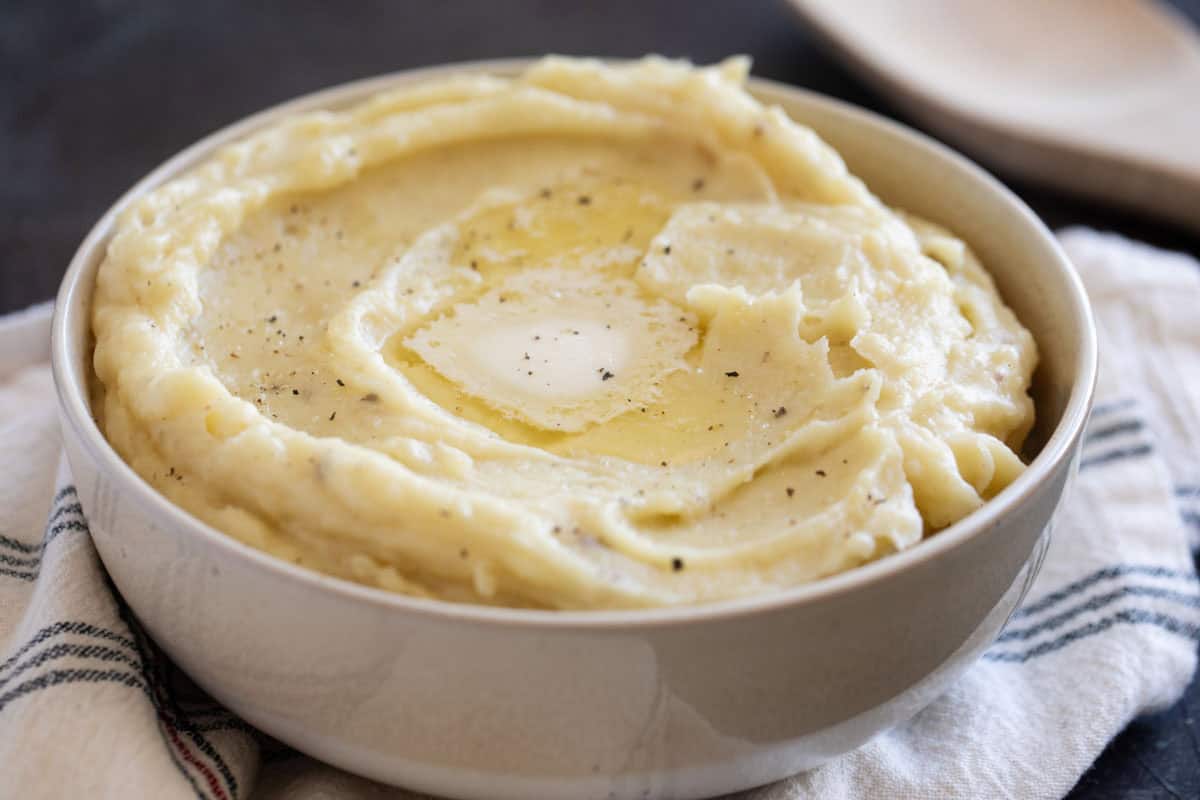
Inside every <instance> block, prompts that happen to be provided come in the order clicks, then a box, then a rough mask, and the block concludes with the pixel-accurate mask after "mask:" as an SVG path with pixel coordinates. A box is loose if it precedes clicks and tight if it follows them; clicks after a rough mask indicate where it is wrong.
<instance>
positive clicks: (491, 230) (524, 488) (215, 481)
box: [93, 58, 1037, 609]
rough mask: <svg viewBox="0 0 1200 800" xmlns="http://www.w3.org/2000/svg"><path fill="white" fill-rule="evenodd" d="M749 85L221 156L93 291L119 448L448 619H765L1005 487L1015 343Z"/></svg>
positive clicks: (674, 88)
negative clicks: (796, 591) (628, 611)
mask: <svg viewBox="0 0 1200 800" xmlns="http://www.w3.org/2000/svg"><path fill="white" fill-rule="evenodd" d="M746 71H747V62H746V61H745V60H742V59H732V60H730V61H727V62H725V63H723V64H721V65H718V66H715V67H710V68H704V69H697V68H693V67H692V66H690V65H688V64H685V63H680V62H670V61H665V60H661V59H654V58H648V59H644V60H642V61H639V62H634V63H629V64H625V65H620V66H606V65H603V64H601V63H599V62H595V61H590V60H575V59H566V58H547V59H544V60H542V61H540V62H538V63H537V64H535V65H534V66H532V67H531V68H530V69H529V70H528V71H527V72H525V73H524V74H523V75H521V76H520V77H518V78H515V79H503V78H498V77H491V76H486V75H478V74H474V75H459V76H456V77H450V78H445V79H439V80H435V81H430V82H426V83H422V84H417V85H410V86H406V87H403V88H400V89H397V90H394V91H388V92H384V93H382V94H380V95H378V96H376V97H374V98H372V99H370V100H369V101H367V102H365V103H362V104H361V105H358V106H355V107H353V108H349V109H345V110H339V111H330V112H321V113H309V114H304V115H299V116H295V117H293V118H290V119H287V120H285V121H283V122H281V123H279V124H277V125H275V126H274V127H271V128H269V129H267V130H264V131H262V132H260V133H256V134H254V135H253V136H251V137H250V138H248V139H246V140H245V141H243V142H241V143H238V144H236V145H233V146H231V147H228V148H226V149H225V150H223V151H221V152H220V153H218V154H217V155H216V156H214V157H213V158H212V159H211V160H210V161H209V162H207V163H205V164H204V165H202V166H201V167H199V168H197V169H195V170H194V171H192V172H190V173H188V174H186V175H185V176H183V177H181V178H178V179H176V180H174V181H171V182H170V183H168V184H166V185H164V186H162V187H160V188H158V189H156V190H155V191H153V192H151V193H149V194H148V195H147V196H145V197H144V198H142V199H140V200H139V201H138V202H137V203H136V204H135V205H134V206H133V207H132V208H130V209H129V210H128V211H127V212H126V213H125V215H124V217H123V218H122V219H121V220H120V222H119V225H118V229H117V231H116V234H115V236H114V237H113V240H112V243H111V245H110V246H109V249H108V254H107V258H106V260H105V262H104V263H103V265H102V266H101V268H100V272H99V278H98V284H97V290H96V296H95V304H94V309H95V310H94V318H93V324H94V331H95V335H96V350H95V369H96V374H97V376H98V378H99V391H100V392H101V393H102V395H103V400H102V403H101V408H102V414H101V425H102V427H103V430H104V432H105V434H106V435H107V437H108V439H109V441H110V442H112V444H113V446H114V447H115V448H116V449H117V450H118V452H119V453H120V454H121V455H122V456H123V457H124V458H125V459H126V460H127V461H128V462H129V463H130V464H131V465H132V466H133V468H134V469H135V470H136V471H137V472H138V473H139V474H140V475H141V476H142V477H144V478H145V479H146V480H147V481H149V482H150V483H151V484H152V485H153V486H154V487H156V488H157V489H158V490H159V491H161V492H162V493H163V494H165V495H166V496H167V497H169V498H170V499H171V500H173V501H174V502H175V503H177V504H178V505H180V506H182V507H183V508H185V509H187V510H188V511H190V512H192V513H193V514H195V515H196V516H198V517H200V518H201V519H203V520H205V521H207V522H209V523H211V524H212V525H214V526H215V527H217V528H219V529H220V530H222V531H225V532H226V533H228V534H229V535H231V536H234V537H236V538H238V539H240V540H242V541H243V542H246V543H248V544H250V545H252V546H254V547H257V548H260V549H262V550H265V551H267V552H269V553H272V554H274V555H276V556H279V557H280V558H283V559H287V560H288V561H292V562H295V563H297V564H301V565H304V566H306V567H309V568H312V569H315V570H320V571H322V572H326V573H330V574H333V575H337V576H340V577H343V578H348V579H350V580H354V581H359V582H361V583H365V584H369V585H372V586H378V587H382V588H384V589H389V590H394V591H397V592H403V593H408V594H414V595H422V596H428V597H434V598H439V599H443V600H449V601H459V602H473V603H487V604H501V605H511V606H532V607H544V608H559V609H580V608H604V607H645V606H661V605H672V604H686V603H697V602H705V601H712V600H717V599H721V598H730V597H736V596H744V595H748V594H755V593H762V592H769V591H773V590H778V589H781V588H785V587H790V586H795V585H797V584H801V583H804V582H806V581H811V580H814V579H816V578H820V577H821V576H825V575H829V574H832V573H836V572H839V571H842V570H845V569H848V568H851V567H854V566H856V565H858V564H862V563H864V562H866V561H870V560H872V559H876V558H879V557H880V556H882V555H885V554H887V553H890V552H893V551H896V550H900V549H903V548H907V547H911V546H912V545H914V544H916V543H917V542H918V541H920V539H921V538H922V537H923V536H924V535H927V534H929V533H931V532H934V531H936V530H938V529H940V528H943V527H945V526H947V525H950V524H951V523H953V522H955V521H957V520H959V519H961V518H962V517H963V516H965V515H967V514H969V513H970V512H971V511H972V510H974V509H976V508H978V507H979V506H980V505H981V504H982V503H984V502H985V501H986V500H987V499H988V498H989V497H991V496H993V495H994V494H996V493H997V492H998V491H1000V490H1001V489H1003V488H1004V487H1005V486H1006V485H1008V484H1009V483H1010V482H1011V481H1012V480H1013V479H1014V478H1015V477H1016V476H1017V475H1018V474H1019V473H1020V472H1021V470H1022V469H1023V465H1022V462H1021V460H1020V459H1019V458H1018V456H1017V455H1016V452H1017V451H1018V449H1019V448H1020V446H1021V443H1022V441H1023V439H1024V437H1025V435H1026V433H1027V431H1028V430H1029V428H1030V426H1031V424H1032V422H1033V405H1032V403H1031V401H1030V399H1029V396H1028V394H1027V390H1028V388H1029V384H1030V377H1031V374H1032V372H1033V369H1034V366H1035V362H1036V358H1037V356H1036V350H1035V346H1034V343H1033V340H1032V338H1031V337H1030V335H1029V333H1028V332H1027V331H1026V330H1025V329H1024V328H1022V327H1021V325H1020V324H1019V323H1018V321H1017V320H1016V318H1015V317H1014V315H1013V314H1012V312H1011V311H1010V310H1009V309H1008V308H1007V307H1005V305H1004V304H1003V302H1002V301H1001V299H1000V298H999V296H998V294H997V292H996V290H995V289H994V287H993V285H992V283H991V280H990V279H989V277H988V276H987V274H986V273H985V272H984V270H983V269H982V268H981V267H980V265H979V263H978V262H977V261H976V259H975V258H974V256H973V255H972V254H971V252H970V251H969V249H967V247H966V246H964V244H963V243H962V242H961V241H959V240H958V239H956V238H955V237H954V236H953V235H952V234H950V233H948V232H946V231H944V230H941V229H939V228H937V227H935V226H933V225H930V224H928V223H924V222H921V221H918V220H915V219H912V218H910V217H907V216H905V215H903V214H901V213H899V212H896V211H893V210H891V209H889V208H887V207H885V206H884V205H883V204H881V203H880V202H879V201H878V200H877V199H876V198H875V197H874V196H873V195H872V194H871V193H870V192H869V191H868V189H867V188H866V187H865V186H864V185H863V184H862V183H861V182H860V181H859V180H858V179H856V178H855V177H854V176H852V175H850V174H849V173H848V172H847V170H846V168H845V166H844V165H843V163H842V161H841V159H840V158H839V157H838V155H837V154H836V153H835V152H834V151H833V150H831V149H830V148H829V147H828V146H827V145H825V144H824V143H823V142H822V141H821V140H820V139H819V138H818V137H817V136H816V135H815V134H814V133H813V132H812V131H810V130H809V129H807V128H805V127H803V126H802V125H800V124H798V123H796V122H794V121H792V120H790V119H789V118H788V117H787V116H786V115H785V114H784V113H783V112H782V111H780V110H779V109H774V108H766V107H763V106H762V105H761V104H759V103H758V102H757V101H756V100H755V99H754V98H752V97H751V96H750V95H749V94H748V93H747V92H746V91H745V90H744V88H743V83H744V81H745V78H746Z"/></svg>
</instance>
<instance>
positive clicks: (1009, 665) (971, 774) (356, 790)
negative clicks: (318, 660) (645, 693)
mask: <svg viewBox="0 0 1200 800" xmlns="http://www.w3.org/2000/svg"><path fill="white" fill-rule="evenodd" d="M1062 241H1063V244H1064V246H1065V247H1066V249H1067V252H1068V253H1069V254H1070V256H1071V258H1072V259H1073V260H1074V261H1075V263H1076V265H1077V266H1078V268H1079V270H1080V273H1081V274H1082V275H1083V278H1084V282H1085V283H1086V285H1087V287H1088V291H1089V293H1090V294H1091V297H1092V302H1093V304H1094V306H1095V309H1096V314H1097V317H1098V324H1099V327H1100V336H1101V375H1100V387H1099V396H1098V401H1097V403H1098V404H1097V407H1096V410H1095V412H1094V414H1093V417H1092V421H1091V423H1090V426H1089V429H1088V435H1087V440H1086V442H1085V444H1084V453H1083V459H1082V468H1081V472H1080V475H1079V479H1078V481H1077V482H1076V484H1075V486H1074V489H1073V494H1072V496H1071V497H1070V498H1069V500H1068V502H1067V504H1066V507H1065V509H1064V511H1063V516H1062V517H1061V519H1060V521H1059V523H1058V525H1057V527H1056V530H1055V533H1054V536H1053V541H1052V544H1051V546H1050V549H1049V552H1048V554H1047V555H1046V559H1045V563H1044V565H1043V567H1042V571H1041V574H1040V576H1039V578H1038V580H1037V582H1036V583H1035V585H1034V586H1033V588H1032V590H1031V592H1030V595H1029V598H1028V600H1027V602H1026V603H1025V605H1024V606H1023V607H1022V608H1021V609H1020V610H1019V611H1018V612H1017V614H1016V615H1015V616H1014V617H1013V619H1012V620H1011V622H1010V623H1009V625H1008V626H1007V628H1006V629H1005V631H1004V633H1003V634H1002V635H1001V636H1000V639H999V641H997V642H996V643H995V645H994V646H993V647H992V648H991V649H990V650H988V651H987V653H986V654H985V655H984V657H983V658H982V660H981V661H979V662H978V663H977V664H975V665H974V666H973V667H972V668H971V669H970V670H969V671H968V672H967V674H966V675H965V677H964V678H963V679H962V680H961V681H959V682H958V683H957V684H956V685H955V686H954V687H953V688H952V689H951V690H950V691H949V692H948V693H947V694H946V695H945V696H944V697H942V698H941V699H939V700H937V701H936V702H934V703H933V704H932V705H931V706H930V707H929V708H927V709H926V710H924V711H922V712H921V713H920V714H918V715H917V716H916V717H915V718H914V719H913V720H911V721H910V722H908V723H906V724H904V725H902V726H900V727H899V728H897V729H895V730H893V731H890V732H888V733H887V734H884V735H883V736H880V737H879V738H877V739H875V740H874V741H873V742H871V743H869V744H867V745H866V746H864V747H862V748H861V749H859V750H857V751H855V752H853V753H850V754H848V755H845V756H842V757H841V758H838V759H836V760H835V761H833V762H832V763H830V764H827V765H826V766H823V767H820V768H819V769H815V770H813V771H811V772H808V773H806V774H803V775H799V776H797V777H794V778H791V779H789V780H786V781H782V782H780V783H777V784H775V785H772V786H767V787H762V788H760V789H757V790H753V791H751V792H747V793H745V794H744V795H743V797H745V798H755V799H756V800H776V799H777V798H808V797H819V798H889V799H890V798H939V800H940V798H948V797H964V798H992V797H997V798H999V797H1004V798H1012V797H1016V798H1055V797H1061V796H1062V795H1064V794H1065V793H1066V792H1068V791H1069V790H1070V789H1071V787H1072V786H1073V785H1074V784H1075V782H1076V781H1077V780H1078V779H1079V777H1080V775H1082V774H1083V772H1084V771H1085V770H1086V769H1087V768H1088V766H1089V765H1090V764H1091V763H1092V762H1093V760H1094V759H1095V758H1096V756H1097V755H1099V753H1100V751H1101V750H1102V749H1103V748H1104V746H1105V744H1106V743H1107V742H1108V741H1109V740H1110V739H1112V737H1113V736H1115V735H1116V734H1117V733H1118V732H1119V731H1120V730H1121V729H1122V728H1123V727H1124V726H1125V725H1126V724H1127V723H1128V722H1129V721H1130V720H1131V719H1133V718H1134V717H1136V716H1138V715H1139V714H1143V713H1146V712H1149V711H1154V710H1157V709H1161V708H1164V707H1166V706H1168V705H1170V704H1171V703H1173V702H1174V701H1175V700H1176V699H1177V698H1178V697H1179V695H1180V693H1181V692H1182V691H1183V690H1184V688H1185V687H1186V686H1187V684H1188V681H1189V680H1190V679H1191V676H1192V673H1193V671H1194V669H1195V666H1196V642H1197V640H1200V589H1198V586H1197V580H1196V574H1195V567H1194V562H1193V555H1192V553H1191V552H1190V550H1189V529H1190V536H1191V538H1190V543H1191V544H1192V545H1193V546H1194V545H1195V544H1196V543H1197V541H1198V540H1200V536H1198V534H1200V455H1198V454H1200V314H1198V313H1197V311H1196V309H1200V264H1198V263H1197V262H1195V261H1194V260H1192V259H1189V258H1187V257H1184V256H1179V255H1172V254H1168V253H1163V252H1160V251H1156V250H1153V249H1151V248H1148V247H1145V246H1143V245H1138V244H1135V243H1132V242H1129V241H1126V240H1124V239H1121V238H1119V237H1115V236H1110V235H1103V234H1097V233H1094V232H1091V231H1085V230H1072V231H1068V232H1066V233H1064V234H1063V235H1062ZM46 323H47V309H45V308H42V309H40V310H35V311H33V312H31V313H27V314H25V315H24V316H17V317H15V318H14V317H10V318H8V319H6V320H3V321H0V451H2V452H4V453H5V454H6V458H5V460H6V464H7V468H6V469H5V470H4V472H3V473H2V474H0V507H2V508H4V509H5V514H4V516H3V517H0V797H5V798H7V797H15V796H19V797H22V798H65V797H89V798H100V797H114V798H116V797H155V798H164V800H174V798H181V799H182V798H214V799H215V800H231V799H232V798H283V797H289V798H304V797H314V798H315V797H322V798H335V797H336V798H368V797H371V798H374V797H382V796H387V797H397V798H404V797H412V796H413V795H411V794H409V793H405V792H403V791H401V790H389V789H385V788H384V787H381V786H379V785H377V784H373V783H371V782H369V781H366V780H363V779H360V778H356V777H353V776H351V775H348V774H346V773H344V772H340V771H338V770H336V769H333V768H331V767H327V766H325V765H322V764H320V763H318V762H316V761H313V760H312V759H309V758H307V757H304V756H301V755H299V754H296V753H294V752H293V751H290V750H288V749H287V748H285V747H282V746H280V745H278V744H276V743H274V742H271V741H270V740H268V739H267V738H266V737H264V736H262V735H261V734H258V733H257V732H255V731H253V730H252V729H250V728H249V727H248V726H247V725H246V724H245V723H243V722H241V721H240V720H238V719H237V718H235V717H234V716H233V715H232V714H230V713H228V712H226V711H224V710H222V709H220V708H218V707H217V706H215V705H214V704H213V703H212V702H211V701H208V700H207V699H206V698H204V697H203V695H201V694H200V693H199V692H197V691H196V690H195V689H194V688H192V687H190V685H189V684H188V682H187V681H186V678H184V677H183V676H182V675H180V674H178V673H177V672H176V671H175V670H174V669H173V668H172V666H171V664H170V663H169V662H168V661H167V660H166V659H165V658H164V657H163V656H162V654H161V653H159V652H158V650H157V649H156V648H155V647H154V645H153V644H152V643H151V642H149V641H148V640H147V639H146V638H145V636H144V635H143V634H142V633H141V631H140V630H139V629H138V628H137V626H136V624H135V623H134V621H133V620H132V618H131V616H130V614H129V613H128V611H127V610H126V609H125V607H124V606H123V604H122V603H121V601H120V599H119V598H118V597H117V596H116V595H115V594H114V592H113V590H112V587H111V585H110V584H109V583H108V581H107V578H106V576H105V574H104V572H103V569H102V568H101V566H100V564H99V561H98V560H97V557H96V553H95V550H94V549H93V547H92V544H91V541H90V539H89V538H88V532H87V523H86V520H85V519H84V518H83V515H82V513H81V511H80V508H79V505H78V503H77V502H76V501H75V497H74V490H73V489H72V488H71V485H70V475H69V474H68V473H67V471H66V469H65V468H64V467H63V466H62V465H61V464H60V456H59V442H58V428H57V422H56V419H55V413H54V399H53V389H52V386H51V382H50V378H49V374H48V369H47V367H46V366H45V364H44V363H42V362H43V360H44V358H45V345H44V337H45V330H46Z"/></svg>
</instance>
